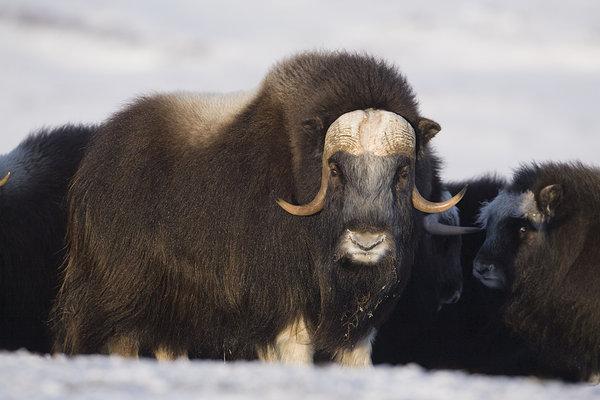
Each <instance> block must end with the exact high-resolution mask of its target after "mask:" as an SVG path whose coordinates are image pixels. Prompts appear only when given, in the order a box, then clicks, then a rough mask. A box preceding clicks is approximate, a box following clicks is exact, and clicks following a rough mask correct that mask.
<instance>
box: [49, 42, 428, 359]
mask: <svg viewBox="0 0 600 400" xmlns="http://www.w3.org/2000/svg"><path fill="white" fill-rule="evenodd" d="M175 98H176V100H175V101H173V96H164V95H158V96H154V97H147V98H142V99H139V100H137V101H136V102H135V103H133V104H132V105H131V106H130V107H127V108H126V109H124V110H123V111H121V112H119V113H117V114H116V115H114V116H113V117H112V118H111V119H110V120H109V121H107V122H106V123H105V124H104V125H103V126H102V127H101V128H100V131H99V133H98V135H97V136H96V137H95V139H94V141H93V143H92V145H91V147H90V150H89V152H88V154H87V156H86V157H85V159H84V161H83V163H82V165H81V168H80V169H79V171H78V172H77V174H76V177H75V179H74V183H73V186H72V190H71V192H70V210H69V217H70V226H69V229H70V232H69V246H70V248H69V259H68V264H67V266H66V269H65V275H64V283H63V286H62V288H61V290H60V294H59V297H58V301H57V303H56V307H55V309H54V316H55V321H56V324H55V332H56V342H55V349H56V350H57V351H63V352H66V353H70V354H74V353H92V352H100V351H109V350H110V347H111V346H110V344H111V343H113V342H114V341H115V340H118V339H119V338H123V337H126V338H131V339H133V341H134V342H136V343H138V344H139V346H140V347H141V349H142V351H143V349H148V350H150V351H154V350H155V349H157V348H159V347H166V348H168V349H169V351H170V352H172V353H174V354H182V353H185V352H189V354H190V355H191V356H198V357H206V358H218V359H240V358H247V359H251V358H255V357H256V349H257V348H264V347H265V346H269V345H271V344H273V343H274V341H275V339H276V335H277V334H278V333H279V332H282V331H284V330H285V329H286V327H289V326H291V325H293V324H294V323H295V321H298V320H299V319H302V320H303V321H304V323H305V325H306V328H307V329H308V331H309V332H310V337H311V338H312V340H313V342H314V346H315V348H316V349H317V350H318V351H323V352H326V353H329V354H332V355H335V353H336V352H338V351H340V350H341V349H352V348H354V346H355V345H357V344H358V343H359V342H361V341H362V340H363V339H364V338H366V337H367V336H369V335H370V334H371V332H372V329H373V327H377V326H378V325H379V324H380V323H381V321H382V319H384V318H385V317H386V315H387V313H389V310H390V308H391V307H392V306H393V304H394V302H395V299H396V298H397V297H398V296H399V294H400V293H401V291H402V288H403V287H404V285H405V284H406V281H407V280H408V277H409V275H410V267H411V265H412V261H413V257H414V243H415V242H416V240H417V236H418V235H419V228H418V221H419V220H420V218H421V216H420V214H419V213H417V212H416V211H414V210H413V209H412V205H411V204H410V200H407V199H409V198H410V190H411V189H412V183H411V184H410V185H408V186H407V187H405V188H402V190H401V191H399V192H398V193H399V194H398V198H396V199H394V204H393V205H391V207H393V209H390V210H386V212H387V213H392V214H393V221H394V228H393V229H394V235H395V239H396V252H395V255H394V258H393V260H392V262H388V263H386V264H383V265H379V266H377V267H376V268H372V267H370V268H367V269H365V268H340V265H339V263H338V264H336V263H335V262H334V260H333V259H332V258H333V257H332V252H331V251H332V249H333V247H334V240H335V239H336V238H337V237H338V236H339V234H340V231H341V229H342V224H341V219H342V218H350V217H351V216H347V215H343V213H336V212H333V211H331V210H332V209H335V207H338V206H339V202H340V201H341V199H340V198H339V197H336V195H332V196H328V200H327V203H326V205H325V208H324V210H323V211H322V212H320V213H319V214H317V215H315V216H311V217H304V218H301V217H296V216H291V215H288V214H287V213H285V212H284V211H283V210H281V209H280V208H279V207H278V206H277V205H276V202H275V200H276V198H278V197H281V198H284V199H287V200H290V201H292V202H295V203H299V204H302V203H306V202H307V201H309V200H311V199H312V197H313V196H314V194H315V191H316V189H317V188H318V187H319V183H320V176H321V157H322V149H323V140H324V135H325V131H326V129H327V127H328V126H329V125H330V124H331V123H332V122H333V121H334V120H335V119H337V118H338V117H339V116H340V115H342V114H344V113H346V112H349V111H353V110H357V109H367V108H377V109H385V110H388V111H391V112H395V113H397V114H399V115H401V116H403V117H404V118H405V119H407V120H408V121H409V122H410V123H411V124H412V125H413V126H414V127H418V123H419V119H420V116H419V113H418V110H417V103H416V100H415V96H414V94H413V92H412V89H411V88H410V86H409V85H408V83H407V82H406V80H405V78H404V77H403V76H402V75H400V74H399V73H398V72H397V71H396V70H395V69H394V68H392V67H390V66H389V65H387V64H385V63H384V62H381V61H379V60H376V59H373V58H371V57H367V56H359V55H352V54H346V53H307V54H302V55H300V56H297V57H294V58H291V59H289V60H286V61H284V62H282V63H280V64H279V65H277V66H276V67H275V68H274V69H273V70H272V71H271V72H270V73H269V74H268V75H267V77H266V78H265V80H264V81H263V82H262V84H261V85H260V87H259V88H258V90H257V92H256V94H255V96H254V97H252V98H251V99H250V100H249V101H248V102H247V103H246V104H245V105H244V106H243V107H241V108H240V109H239V111H238V112H237V113H235V116H234V117H233V118H231V120H228V122H227V123H225V124H223V125H222V126H220V127H219V129H218V132H214V131H212V132H211V133H210V138H206V137H203V136H198V135H202V132H192V131H194V129H193V127H194V126H196V124H195V123H194V121H199V120H202V119H203V118H204V116H202V115H200V114H199V113H198V112H197V111H195V110H196V108H194V107H181V106H180V105H177V104H179V103H180V100H181V98H180V97H179V96H175ZM174 103H176V105H175V106H174ZM416 129H417V131H418V128H416ZM190 132H192V134H193V135H196V136H194V137H195V140H193V141H191V142H190V140H186V139H189V135H190ZM198 139H199V140H198ZM426 141H427V138H425V137H424V136H423V133H422V132H420V131H418V137H417V142H418V149H417V154H418V159H417V166H416V168H417V170H416V177H415V178H414V179H416V183H417V185H418V186H419V189H420V191H421V193H423V195H425V196H430V195H434V194H433V193H432V192H433V191H434V190H435V188H432V184H431V175H432V173H433V172H432V166H431V165H432V163H433V162H434V159H433V156H431V154H430V152H429V149H428V147H427V145H426ZM413 177H414V175H413ZM391 180H392V177H390V181H391ZM332 193H335V192H332ZM362 217H364V218H367V217H368V216H361V217H360V218H362ZM357 218H358V217H357ZM360 218H358V219H360ZM377 218H379V217H377Z"/></svg>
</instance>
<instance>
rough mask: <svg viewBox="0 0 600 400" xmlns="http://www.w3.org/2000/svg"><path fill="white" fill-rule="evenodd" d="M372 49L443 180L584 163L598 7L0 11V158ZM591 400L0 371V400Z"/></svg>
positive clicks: (594, 129)
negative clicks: (139, 103)
mask: <svg viewBox="0 0 600 400" xmlns="http://www.w3.org/2000/svg"><path fill="white" fill-rule="evenodd" d="M338 48H344V49H349V50H358V51H368V52H370V53H372V54H375V55H379V56H381V57H384V58H386V59H388V60H389V61H391V62H394V63H396V64H397V65H398V66H399V67H400V69H401V70H402V71H404V72H405V73H406V74H407V76H408V78H409V81H410V82H411V83H412V84H413V85H414V87H415V89H416V91H417V93H418V95H419V98H420V99H421V108H422V112H423V114H424V115H426V116H430V117H431V118H433V119H435V120H437V121H439V122H440V123H441V124H442V126H443V127H444V130H443V132H442V133H440V135H439V136H438V138H436V139H435V143H436V146H437V148H438V151H439V153H440V155H442V156H443V158H444V159H445V160H446V164H447V169H446V170H445V172H444V174H445V176H446V177H447V178H452V179H459V178H463V177H468V176H471V175H475V174H479V173H482V172H484V171H490V170H497V171H500V172H501V173H508V172H509V171H510V168H511V167H514V166H516V165H517V164H518V162H520V161H527V160H531V159H537V160H543V159H571V158H578V159H583V160H586V161H589V162H594V163H595V162H597V161H598V150H599V149H600V118H598V111H599V110H600V109H599V107H600V90H599V89H600V2H598V1H596V0H589V1H586V0H573V1H568V2H567V1H562V0H560V1H559V0H531V1H521V0H505V1H502V2H498V1H492V0H490V1H481V2H472V1H467V0H456V1H443V0H436V1H420V2H402V1H397V0H387V1H380V2H376V3H375V2H368V3H367V2H364V1H360V2H359V1H354V0H353V1H350V0H344V1H342V0H333V1H328V2H323V1H319V0H302V1H295V2H287V1H274V0H271V1H268V0H254V1H244V0H224V1H219V2H214V3H212V4H211V3H206V2H201V1H195V0H172V1H169V2H161V1H157V0H146V1H144V2H140V1H139V0H97V1H89V0H80V1H74V0H18V1H15V0H0V118H1V119H2V130H1V131H0V139H1V140H0V153H2V152H5V151H8V150H10V149H11V148H13V147H14V146H15V145H16V144H17V143H18V142H19V141H20V140H22V138H23V137H24V136H25V135H26V134H27V133H28V132H29V131H31V130H33V129H35V128H38V127H41V126H44V125H46V126H47V125H58V124H62V123H66V122H98V121H101V120H103V119H104V118H106V117H107V116H108V115H110V113H111V112H113V111H115V110H116V109H117V108H118V107H119V106H121V105H123V104H124V103H125V102H126V101H127V100H129V99H131V98H132V97H133V96H136V95H138V94H142V93H148V92H152V91H170V90H179V89H186V90H197V91H232V90H239V89H245V88H251V87H253V86H255V85H257V84H258V82H259V81H260V79H261V78H262V76H264V74H265V73H266V71H267V70H268V68H269V66H270V65H272V64H273V62H275V61H276V60H278V59H280V58H281V57H284V56H286V55H289V54H292V53H294V52H296V51H299V50H305V49H338ZM159 397H164V398H167V397H168V398H182V399H185V398H224V399H227V398H260V399H265V400H266V399H271V398H272V399H284V398H285V399H295V398H298V399H307V398H357V399H358V398H373V399H386V398H399V399H415V400H418V399H428V400H429V399H461V400H468V399H485V400H493V399H500V398H505V399H511V400H518V399H526V400H534V399H542V398H544V399H560V398H565V399H578V398H588V399H589V398H596V397H597V398H600V389H598V388H597V387H592V386H589V385H578V386H565V385H561V384H558V383H543V382H539V381H536V380H529V379H504V378H496V379H492V378H484V377H472V376H466V375H463V374H460V373H448V372H440V373H425V372H423V371H422V370H420V369H418V368H416V367H406V368H394V369H391V368H377V369H375V370H372V371H368V372H367V371H349V370H341V369H337V368H325V369H324V368H306V369H302V368H282V367H277V366H272V365H270V366H268V365H258V364H228V365H224V364H221V363H200V362H194V363H188V362H181V363H175V364H160V365H159V364H156V363H154V362H151V361H140V362H130V361H124V360H119V359H106V358H99V357H96V358H89V359H83V358H81V359H76V360H73V361H71V360H66V359H64V358H58V359H45V358H39V357H36V356H31V355H27V354H19V355H9V354H4V355H0V399H12V398H27V399H35V398H40V399H69V398H89V399H103V400H104V399H121V398H123V399H125V398H139V399H153V398H159Z"/></svg>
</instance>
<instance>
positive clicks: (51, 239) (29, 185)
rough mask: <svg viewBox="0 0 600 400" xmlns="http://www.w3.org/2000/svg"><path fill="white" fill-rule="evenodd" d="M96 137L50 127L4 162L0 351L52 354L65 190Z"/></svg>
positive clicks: (0, 169) (83, 130) (86, 130)
mask: <svg viewBox="0 0 600 400" xmlns="http://www.w3.org/2000/svg"><path fill="white" fill-rule="evenodd" d="M92 131H93V128H92V127H84V126H64V127H62V128H58V129H53V130H49V129H44V130H41V131H40V132H38V133H37V134H35V135H32V136H30V137H29V138H27V139H26V140H24V141H23V142H22V143H21V144H20V145H19V146H17V147H16V148H15V149H14V150H13V151H11V152H10V153H8V154H5V155H3V156H0V175H2V177H3V178H2V179H1V180H0V220H1V221H0V349H3V350H16V349H19V348H26V349H28V350H30V351H34V352H49V351H50V344H51V340H50V335H49V329H48V323H47V321H48V312H49V309H50V306H51V304H52V301H53V300H54V297H55V295H56V291H57V289H58V283H57V276H58V267H59V265H60V264H61V263H62V262H63V261H64V257H65V252H64V248H65V236H66V232H65V229H66V224H67V213H66V205H67V188H68V185H69V181H70V179H71V177H72V176H73V174H74V173H75V169H76V168H77V165H78V164H79V161H80V160H81V158H82V156H83V152H84V149H85V145H86V143H87V141H88V140H89V137H90V135H91V132H92Z"/></svg>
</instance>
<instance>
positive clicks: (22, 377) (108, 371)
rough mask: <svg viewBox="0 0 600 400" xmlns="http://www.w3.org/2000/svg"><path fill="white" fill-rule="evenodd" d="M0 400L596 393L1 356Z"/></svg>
mask: <svg viewBox="0 0 600 400" xmlns="http://www.w3.org/2000/svg"><path fill="white" fill-rule="evenodd" d="M0 398H1V399H5V400H10V399H44V400H51V399H61V400H69V399H99V400H106V399H111V400H121V399H145V400H151V399H161V398H169V399H215V398H218V399H259V400H269V399H274V400H280V399H286V400H295V399H299V400H307V399H344V400H346V399H376V400H385V399H407V400H421V399H422V400H436V399H461V400H472V399H473V400H475V399H483V400H495V399H510V400H537V399H553V400H554V399H569V400H577V399H594V398H600V387H597V386H591V385H565V384H560V383H557V382H544V381H539V380H536V379H532V378H495V379H494V378H489V377H484V376H467V375H465V374H463V373H460V372H446V371H442V372H434V373H428V372H425V371H424V370H422V369H421V368H420V367H417V366H415V365H410V366H406V367H401V368H398V367H397V368H390V367H377V368H374V369H368V370H362V369H358V370H357V369H343V368H341V367H336V366H327V367H291V366H281V365H276V364H261V363H232V364H225V363H222V362H206V361H193V362H192V361H176V362H172V363H158V362H155V361H153V360H139V361H138V360H125V359H121V358H117V357H110V358H109V357H102V356H91V357H77V358H74V359H68V358H65V357H62V356H60V357H55V358H51V357H40V356H34V355H31V354H28V353H25V352H21V353H16V354H14V355H9V354H0Z"/></svg>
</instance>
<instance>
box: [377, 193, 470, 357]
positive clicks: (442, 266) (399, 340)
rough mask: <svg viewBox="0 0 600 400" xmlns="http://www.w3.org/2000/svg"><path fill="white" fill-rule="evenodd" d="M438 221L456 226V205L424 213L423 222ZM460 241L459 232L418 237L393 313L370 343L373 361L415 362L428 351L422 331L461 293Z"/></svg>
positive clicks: (457, 221) (444, 226)
mask: <svg viewBox="0 0 600 400" xmlns="http://www.w3.org/2000/svg"><path fill="white" fill-rule="evenodd" d="M442 196H443V199H444V200H447V199H449V198H451V197H452V196H451V195H450V193H449V192H448V191H444V192H443V193H442ZM466 196H468V192H467V195H465V197H466ZM440 223H441V226H442V227H443V228H442V229H444V230H446V229H448V228H446V227H448V226H455V227H457V226H459V225H460V218H459V213H458V209H457V208H456V207H452V208H451V209H450V210H448V211H446V212H444V213H441V214H431V215H429V216H427V217H425V226H430V227H431V226H434V225H439V224H440ZM431 231H432V229H429V232H431ZM479 231H480V229H477V228H470V229H469V228H464V229H463V230H462V232H461V233H473V232H479ZM461 242H462V238H461V236H459V235H448V234H445V235H431V234H425V235H424V236H423V237H422V239H421V241H420V242H419V246H418V249H417V253H416V258H415V265H414V267H413V272H412V274H411V278H410V281H409V283H408V286H407V288H406V290H405V291H404V293H403V294H402V297H401V298H400V300H399V302H398V305H397V306H396V308H395V309H394V311H393V313H392V314H391V315H390V317H389V319H388V320H387V321H386V322H385V323H384V324H383V325H382V326H381V328H380V329H379V331H378V334H377V337H376V340H375V343H374V346H373V362H374V363H377V364H405V363H409V362H416V358H418V354H420V353H421V352H423V351H426V352H427V351H429V345H428V343H427V342H426V341H425V340H423V334H424V332H428V331H429V330H430V329H431V327H432V325H433V323H434V321H435V319H436V315H437V313H438V312H439V311H440V309H442V307H444V306H446V305H447V304H453V303H456V302H457V301H458V300H459V299H460V297H461V292H462V286H463V283H462V281H463V276H462V265H461V257H460V256H461ZM421 346H423V347H421Z"/></svg>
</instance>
